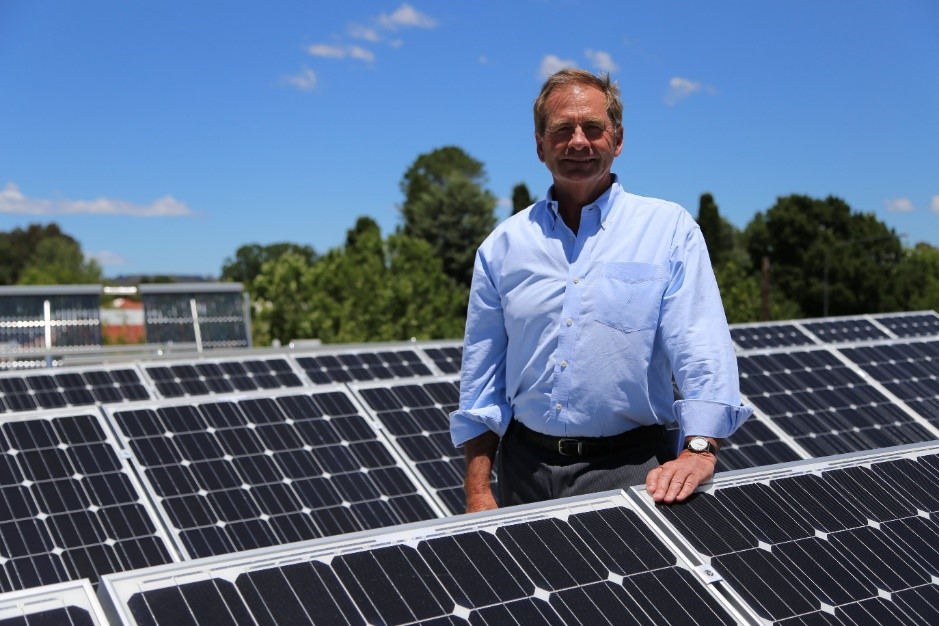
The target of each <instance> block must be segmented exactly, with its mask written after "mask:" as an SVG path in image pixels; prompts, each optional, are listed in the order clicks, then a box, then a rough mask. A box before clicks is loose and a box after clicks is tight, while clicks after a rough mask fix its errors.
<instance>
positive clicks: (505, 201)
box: [496, 198, 512, 209]
mask: <svg viewBox="0 0 939 626" xmlns="http://www.w3.org/2000/svg"><path fill="white" fill-rule="evenodd" d="M511 206H512V198H498V199H496V208H499V209H506V208H511Z"/></svg>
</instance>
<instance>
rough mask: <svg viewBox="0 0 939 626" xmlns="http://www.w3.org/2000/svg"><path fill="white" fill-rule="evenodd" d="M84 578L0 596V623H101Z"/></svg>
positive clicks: (92, 625)
mask: <svg viewBox="0 0 939 626" xmlns="http://www.w3.org/2000/svg"><path fill="white" fill-rule="evenodd" d="M107 623H108V620H107V618H106V617H105V615H104V612H103V609H102V608H101V605H100V604H99V603H98V599H97V598H96V597H95V594H94V591H93V590H92V588H91V584H90V583H89V582H88V581H87V580H81V581H73V582H66V583H58V584H54V585H44V586H42V587H35V588H32V589H26V590H23V591H12V592H10V593H6V594H3V595H2V596H0V626H65V625H67V626H104V625H106V624H107Z"/></svg>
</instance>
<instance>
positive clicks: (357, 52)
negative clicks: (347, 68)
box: [349, 46, 375, 63]
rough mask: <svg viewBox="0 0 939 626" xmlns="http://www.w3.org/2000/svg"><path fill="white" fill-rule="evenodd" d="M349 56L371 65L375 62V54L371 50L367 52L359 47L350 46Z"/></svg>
mask: <svg viewBox="0 0 939 626" xmlns="http://www.w3.org/2000/svg"><path fill="white" fill-rule="evenodd" d="M349 56H350V57H351V58H353V59H358V60H360V61H368V62H369V63H371V62H372V61H374V60H375V54H374V53H373V52H372V51H371V50H366V49H365V48H362V47H359V46H349Z"/></svg>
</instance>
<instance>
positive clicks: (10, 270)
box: [0, 223, 78, 285]
mask: <svg viewBox="0 0 939 626" xmlns="http://www.w3.org/2000/svg"><path fill="white" fill-rule="evenodd" d="M46 239H57V240H67V241H70V242H72V243H73V244H75V245H78V242H77V241H75V239H73V238H72V237H70V236H69V235H66V234H65V233H63V232H62V229H61V228H59V226H58V224H55V223H52V224H48V225H46V226H43V225H41V224H30V225H29V226H27V227H26V229H25V230H24V229H22V228H15V229H13V230H12V231H10V232H0V285H16V284H19V283H20V274H21V273H22V271H23V268H25V267H26V266H27V265H28V264H29V263H30V260H31V258H32V256H33V253H34V252H35V251H36V250H37V249H38V247H39V244H40V243H41V242H42V241H44V240H46Z"/></svg>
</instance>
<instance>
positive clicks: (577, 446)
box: [513, 421, 665, 457]
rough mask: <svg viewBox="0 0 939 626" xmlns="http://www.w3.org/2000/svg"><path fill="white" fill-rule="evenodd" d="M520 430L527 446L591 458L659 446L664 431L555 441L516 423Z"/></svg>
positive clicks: (644, 428)
mask: <svg viewBox="0 0 939 626" xmlns="http://www.w3.org/2000/svg"><path fill="white" fill-rule="evenodd" d="M513 424H514V426H515V428H516V429H517V430H518V439H519V441H523V442H525V443H526V444H530V445H533V446H538V447H539V448H542V449H544V450H548V451H550V452H554V453H555V454H560V455H561V456H580V457H591V456H597V455H600V454H608V453H610V452H613V451H614V450H625V449H629V448H635V447H639V446H647V445H650V444H653V443H657V442H660V441H661V440H662V437H663V436H664V434H665V427H664V426H660V425H658V424H654V425H652V426H639V427H638V428H633V429H632V430H627V431H626V432H624V433H620V434H619V435H612V436H610V437H553V436H551V435H544V434H542V433H539V432H537V431H534V430H532V429H530V428H528V427H527V426H525V425H524V424H522V423H520V422H517V421H513Z"/></svg>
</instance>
